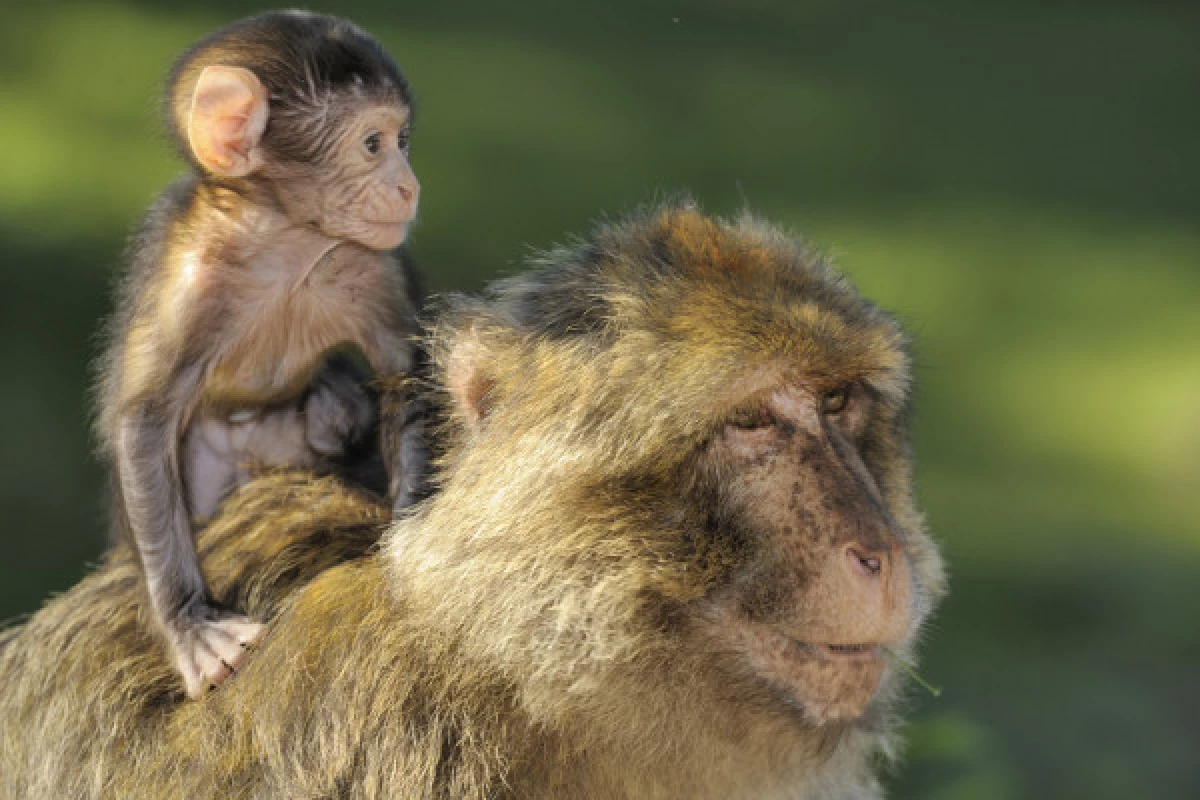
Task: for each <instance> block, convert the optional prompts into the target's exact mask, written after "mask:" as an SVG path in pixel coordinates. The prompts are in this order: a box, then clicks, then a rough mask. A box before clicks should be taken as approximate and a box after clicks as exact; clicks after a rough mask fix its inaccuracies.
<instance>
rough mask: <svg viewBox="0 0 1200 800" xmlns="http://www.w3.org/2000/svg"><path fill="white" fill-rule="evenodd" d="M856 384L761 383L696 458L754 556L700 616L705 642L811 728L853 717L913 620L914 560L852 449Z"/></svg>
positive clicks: (864, 402)
mask: <svg viewBox="0 0 1200 800" xmlns="http://www.w3.org/2000/svg"><path fill="white" fill-rule="evenodd" d="M871 405H872V399H871V397H870V395H869V392H868V391H867V390H866V389H865V388H864V387H863V386H862V385H861V384H859V383H855V382H851V383H837V382H830V381H828V380H820V379H818V378H816V377H812V376H804V375H799V376H794V377H793V376H787V377H786V378H783V379H782V380H779V379H776V380H773V381H769V382H768V383H767V385H766V386H765V387H764V388H762V389H761V390H759V391H755V392H753V393H751V394H750V395H749V397H747V398H745V399H742V400H740V401H739V402H738V403H737V405H736V406H735V409H734V410H733V411H732V412H731V414H730V415H729V420H728V421H727V422H726V423H725V424H724V425H723V426H722V428H721V429H720V430H719V431H718V433H717V434H716V436H714V437H713V439H712V440H711V442H710V443H709V445H708V447H707V449H706V451H705V453H704V455H703V461H704V464H705V468H706V471H707V472H708V474H710V475H717V474H721V475H724V476H725V481H724V483H723V485H722V486H721V492H722V495H723V498H724V506H725V507H726V508H728V509H729V512H728V513H730V514H731V515H733V516H734V517H736V518H737V519H738V520H739V524H740V525H741V526H742V527H743V528H744V529H745V530H746V531H747V532H748V533H749V535H750V536H751V537H752V539H753V541H754V547H755V548H756V549H758V550H759V555H758V558H757V559H756V560H755V562H754V563H753V564H752V565H751V566H750V567H749V568H746V569H743V570H741V571H740V572H739V573H738V574H737V575H736V577H735V578H734V580H733V581H732V582H731V584H730V585H728V586H726V587H724V588H723V589H722V590H721V591H719V592H718V593H717V594H716V595H715V596H714V597H713V598H712V600H711V604H710V606H709V607H708V608H706V609H705V613H706V616H707V618H708V621H709V623H710V625H711V626H712V628H713V632H714V635H715V636H716V637H717V638H718V639H719V640H720V641H723V642H724V643H725V644H726V646H727V647H729V648H731V649H732V650H733V651H734V652H735V653H736V654H737V656H738V658H739V659H740V660H742V661H743V662H744V664H745V666H747V667H748V668H749V669H750V670H751V671H752V672H753V673H754V675H755V677H756V678H757V679H758V680H761V681H762V682H763V683H764V684H766V685H767V686H769V687H770V689H771V690H772V692H773V693H774V694H775V695H776V696H777V697H778V698H780V699H781V700H782V701H783V702H785V703H787V704H788V705H789V706H791V707H793V708H795V709H796V710H798V711H799V712H800V713H802V714H803V715H804V717H805V718H807V719H808V720H809V721H810V722H812V723H814V724H823V723H826V722H830V721H834V720H845V719H854V718H856V717H859V716H861V715H862V714H863V713H864V711H865V710H866V708H867V705H868V703H869V702H870V701H871V699H872V698H873V696H874V694H875V691H876V689H877V687H878V686H879V682H880V679H881V678H882V675H883V668H884V664H883V660H882V659H883V653H882V651H883V650H884V649H885V648H889V647H893V646H896V645H898V644H900V643H901V642H902V641H903V640H904V639H905V637H906V636H907V634H908V633H909V629H910V628H911V626H912V625H913V622H914V620H913V614H912V609H911V607H910V595H911V590H912V588H911V583H912V578H911V575H910V570H911V567H910V564H909V562H908V559H907V557H906V556H905V553H904V549H903V544H902V538H901V534H900V532H899V530H898V528H897V526H896V524H895V522H894V521H893V520H892V519H891V516H890V514H889V512H888V510H887V507H886V505H885V504H884V502H883V498H882V497H881V495H880V492H879V487H878V485H877V482H876V479H875V477H874V476H872V475H871V473H870V471H869V470H868V469H867V467H866V466H865V464H864V463H863V459H862V456H861V454H860V452H859V448H858V444H857V443H858V441H859V440H860V437H861V436H862V434H863V432H864V430H865V427H866V422H867V417H868V416H869V415H870V413H871Z"/></svg>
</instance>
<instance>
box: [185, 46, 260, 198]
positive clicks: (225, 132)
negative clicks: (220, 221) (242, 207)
mask: <svg viewBox="0 0 1200 800" xmlns="http://www.w3.org/2000/svg"><path fill="white" fill-rule="evenodd" d="M266 128H267V89H266V87H265V86H263V85H262V81H260V80H259V79H258V78H257V77H256V76H255V74H254V73H253V72H251V71H250V70H248V69H242V68H241V67H205V68H204V71H203V72H201V73H200V78H199V79H198V80H197V81H196V91H195V92H194V93H193V94H192V108H191V111H190V112H189V113H188V128H187V135H188V142H189V143H190V144H191V146H192V153H194V154H195V156H196V160H197V161H199V162H200V165H201V166H203V167H204V168H205V169H206V170H208V171H209V172H212V173H214V174H216V175H220V176H222V177H226V178H241V177H243V176H245V175H249V174H250V173H252V172H254V171H255V170H257V169H258V168H259V167H261V166H262V164H263V154H262V148H261V147H260V146H259V142H260V140H261V139H262V135H263V131H264V130H266Z"/></svg>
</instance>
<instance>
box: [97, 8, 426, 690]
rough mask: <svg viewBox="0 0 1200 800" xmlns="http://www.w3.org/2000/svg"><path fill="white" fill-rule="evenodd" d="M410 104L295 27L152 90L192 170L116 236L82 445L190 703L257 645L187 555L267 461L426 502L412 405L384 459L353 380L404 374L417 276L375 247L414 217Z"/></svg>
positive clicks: (365, 59)
mask: <svg viewBox="0 0 1200 800" xmlns="http://www.w3.org/2000/svg"><path fill="white" fill-rule="evenodd" d="M410 101H411V93H410V91H409V88H408V84H407V81H406V80H405V79H404V77H403V75H402V73H401V72H400V70H399V68H398V67H397V66H396V64H395V63H394V62H393V61H392V60H391V58H390V57H389V56H388V55H387V54H386V53H385V52H384V51H383V49H382V48H381V47H380V45H379V44H378V43H377V42H376V41H374V40H373V39H372V38H371V37H370V36H368V35H367V34H366V33H365V32H363V31H362V30H360V29H358V28H356V27H355V26H353V25H352V24H350V23H348V22H346V21H344V20H339V19H336V18H334V17H327V16H323V15H318V14H308V13H304V12H268V13H265V14H260V15H258V16H255V17H249V18H246V19H244V20H239V21H237V22H234V23H232V24H231V25H228V26H226V27H224V28H222V29H221V30H219V31H217V32H215V33H214V34H213V35H211V36H210V37H208V38H206V39H204V40H202V41H200V42H198V43H196V44H195V45H193V47H191V48H190V49H189V50H188V51H187V52H185V53H184V54H183V55H182V56H181V57H180V59H179V61H178V62H177V64H176V66H175V68H174V69H173V70H172V75H171V76H170V78H169V79H168V82H167V110H168V123H169V125H170V127H171V130H172V133H173V134H174V138H175V139H176V143H177V145H178V146H179V147H180V148H181V149H182V150H183V151H184V152H185V154H186V156H187V158H188V160H189V162H190V164H191V166H192V171H191V173H190V174H189V175H187V176H186V177H184V178H182V179H181V180H179V181H177V182H176V183H175V184H174V185H173V186H171V187H170V188H168V189H167V190H166V191H165V192H164V193H163V194H162V195H161V196H160V198H159V200H158V201H157V202H156V203H155V205H154V206H153V207H152V208H151V209H150V211H149V212H148V213H147V215H146V218H145V220H144V221H143V224H142V228H141V230H140V231H139V232H138V235H137V236H136V237H135V238H134V240H133V243H132V247H131V254H132V256H133V264H132V265H131V269H130V272H129V274H128V275H127V276H126V277H125V279H124V281H123V283H122V291H121V295H122V296H121V300H120V302H119V308H118V309H117V312H116V314H115V315H114V319H113V322H112V324H111V326H110V344H109V348H108V352H107V354H106V355H105V357H104V359H103V361H102V364H101V366H100V371H101V381H100V405H101V409H100V413H99V415H98V416H99V418H98V429H99V435H100V439H101V444H102V447H103V450H104V455H105V457H106V459H107V460H108V461H109V462H110V465H111V471H112V475H113V480H112V485H113V494H114V496H113V503H112V506H113V510H114V529H115V531H116V533H117V535H118V536H120V537H124V538H126V539H127V540H129V542H130V543H131V544H132V546H133V548H134V550H135V552H136V554H137V561H138V563H139V564H140V565H141V566H142V568H143V570H144V572H145V575H146V583H147V587H148V589H149V592H150V598H151V603H152V607H153V613H154V616H155V618H156V619H157V622H158V625H159V628H160V630H161V632H162V634H163V636H164V637H165V638H166V640H167V642H168V644H169V646H170V648H171V651H172V653H173V655H174V658H175V661H176V666H177V667H178V669H179V671H180V674H181V676H182V678H183V679H184V682H185V685H186V686H187V690H188V693H189V695H191V696H193V697H198V696H201V695H202V694H203V693H204V692H205V691H207V690H208V688H209V687H210V686H211V685H215V684H219V683H220V682H221V681H223V680H225V679H226V678H227V677H229V675H230V674H231V673H232V671H234V670H236V669H237V668H239V667H240V666H241V664H242V663H243V662H244V660H245V658H246V654H247V649H248V647H249V646H250V645H252V644H253V642H254V641H255V640H256V639H257V638H258V636H259V635H260V634H261V631H262V628H261V625H260V624H259V623H258V622H257V621H255V620H252V619H250V618H249V617H246V616H245V615H243V614H241V613H240V611H239V610H238V609H230V608H222V607H220V606H219V605H217V604H214V603H213V602H212V598H211V597H209V592H208V589H207V587H206V583H205V578H204V575H203V573H202V571H201V569H200V566H199V564H198V563H197V560H196V557H195V553H194V545H193V542H192V536H193V533H194V528H195V526H196V525H197V524H200V523H203V522H204V521H205V520H207V519H208V518H209V517H211V515H212V514H213V513H214V512H215V510H216V508H217V507H218V506H219V505H220V503H221V502H222V501H223V500H224V498H225V497H226V496H227V495H228V494H229V493H230V492H232V491H233V490H234V489H235V488H236V487H237V486H239V485H241V484H243V483H244V482H245V481H246V480H247V476H249V475H252V474H256V473H257V472H259V471H261V470H264V469H268V468H271V467H273V466H281V465H282V466H292V467H305V468H313V469H315V470H317V471H321V472H328V471H334V472H338V473H339V474H343V475H346V476H353V477H354V478H356V479H358V480H361V481H362V482H363V483H364V484H369V485H371V486H372V487H373V488H376V489H379V490H381V491H382V490H383V488H384V483H385V481H386V488H387V490H388V492H389V496H390V497H391V499H392V500H393V504H394V507H395V508H396V509H397V510H402V509H404V508H406V507H407V506H408V505H410V504H411V503H412V502H414V501H415V500H416V499H417V498H418V497H419V496H420V495H421V494H422V493H423V492H424V490H425V482H424V474H425V461H426V457H425V447H424V444H423V417H424V411H423V410H424V408H425V405H424V403H423V401H422V400H421V398H419V397H418V396H416V394H415V393H410V394H409V395H408V397H409V400H410V403H409V406H408V409H407V411H406V412H405V413H403V414H397V415H393V419H395V420H396V421H397V424H398V425H399V426H400V428H399V429H397V430H395V431H391V432H389V433H388V435H389V436H391V437H393V438H396V439H398V440H399V441H400V442H401V446H400V447H399V448H398V449H397V450H396V451H394V452H393V453H392V457H391V458H390V459H388V460H387V461H386V463H384V462H382V460H381V459H380V458H379V453H378V451H377V450H376V449H375V447H374V445H375V444H376V443H377V439H378V436H377V433H378V430H377V428H376V427H375V424H374V423H375V419H376V413H375V412H376V411H377V409H376V408H375V407H374V397H373V395H372V394H371V392H370V391H368V389H367V388H366V387H365V386H364V385H363V384H364V382H365V379H366V377H367V373H370V372H374V374H375V376H376V377H380V378H390V377H394V376H396V375H398V374H400V375H406V374H408V373H410V372H411V371H412V370H413V369H414V367H416V366H417V361H418V354H417V352H416V348H417V343H416V342H415V341H414V337H415V335H416V333H417V322H416V308H415V307H414V306H415V303H416V301H417V298H416V292H415V291H414V290H413V287H412V285H411V282H412V275H411V272H409V271H408V270H407V269H406V268H405V267H404V263H403V262H402V261H397V260H396V259H395V258H393V257H392V255H391V253H390V252H389V251H391V250H392V249H394V248H396V247H398V246H399V245H400V244H401V243H402V242H403V241H404V239H405V236H406V234H407V230H408V226H409V224H410V223H411V222H412V220H413V219H414V217H415V215H416V212H417V205H418V195H419V184H418V182H417V180H416V177H415V175H414V174H413V172H412V170H411V168H410V166H409V163H408V136H409V133H410V128H411V111H412V109H411V105H410ZM364 361H365V366H366V367H367V369H360V368H361V367H363V364H362V363H361V362H364ZM380 473H386V475H381V474H380Z"/></svg>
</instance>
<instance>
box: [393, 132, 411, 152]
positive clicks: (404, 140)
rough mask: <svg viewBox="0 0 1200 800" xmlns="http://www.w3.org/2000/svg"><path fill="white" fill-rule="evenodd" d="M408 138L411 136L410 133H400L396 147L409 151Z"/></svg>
mask: <svg viewBox="0 0 1200 800" xmlns="http://www.w3.org/2000/svg"><path fill="white" fill-rule="evenodd" d="M408 136H409V131H407V130H403V131H400V135H399V136H397V137H396V146H397V147H399V148H400V149H401V150H407V149H408Z"/></svg>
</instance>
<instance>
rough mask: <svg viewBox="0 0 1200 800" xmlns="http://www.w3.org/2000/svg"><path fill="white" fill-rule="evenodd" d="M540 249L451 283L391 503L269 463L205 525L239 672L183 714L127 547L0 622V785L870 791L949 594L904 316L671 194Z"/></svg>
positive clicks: (705, 793) (788, 242)
mask: <svg viewBox="0 0 1200 800" xmlns="http://www.w3.org/2000/svg"><path fill="white" fill-rule="evenodd" d="M535 267H536V268H534V269H531V270H530V271H528V272H526V273H525V274H522V275H519V276H517V277H514V278H511V279H508V280H506V281H502V282H500V283H498V284H496V285H494V286H493V287H492V289H491V290H490V291H489V292H488V293H487V294H486V295H485V296H483V297H481V298H474V299H472V298H457V299H450V300H449V301H448V304H447V306H448V307H447V310H446V312H445V313H444V315H443V316H442V318H441V320H440V321H439V323H438V325H437V327H436V330H435V332H434V334H432V341H431V354H432V358H433V370H432V377H431V380H432V382H433V383H434V385H435V388H436V393H435V395H434V399H435V401H436V402H437V403H438V404H439V411H440V417H439V418H441V419H443V420H444V424H443V429H442V431H441V434H442V437H441V440H442V441H443V442H444V444H442V447H443V448H444V449H443V450H442V452H441V454H440V455H439V471H438V479H437V480H438V491H437V492H435V493H434V494H433V495H432V496H430V497H429V498H427V499H426V500H425V501H423V502H422V503H420V504H418V505H416V506H414V507H413V510H412V512H411V513H410V514H407V515H405V516H403V517H401V518H399V519H396V520H394V521H393V520H391V515H390V512H389V509H387V508H386V507H385V506H384V505H382V504H380V503H379V502H378V501H377V500H373V499H371V498H370V497H368V496H366V495H363V494H361V493H358V492H355V491H352V490H349V489H347V488H345V487H344V486H343V485H342V484H341V483H339V482H338V481H337V480H336V479H334V478H324V479H319V480H318V479H311V478H306V477H305V476H304V474H303V473H284V474H278V475H269V476H266V477H264V478H261V479H259V480H256V481H254V482H252V483H250V484H247V485H246V486H244V487H242V488H241V489H240V490H238V491H237V493H236V494H235V495H234V496H233V497H232V498H231V499H230V501H229V502H227V503H226V504H225V505H224V507H223V508H222V510H221V511H220V512H219V513H218V514H217V516H216V517H215V518H214V519H213V521H212V522H211V523H210V524H209V525H208V526H207V527H206V528H205V530H204V531H202V532H201V534H200V536H199V539H198V547H199V560H200V563H201V565H202V567H203V569H204V572H205V575H206V576H207V577H208V580H209V586H210V589H211V591H212V598H213V601H214V603H216V604H217V605H219V606H220V607H228V608H238V609H241V610H244V611H245V612H246V613H247V614H249V615H251V616H252V617H253V618H255V619H261V620H267V621H268V622H267V630H266V633H265V635H264V636H263V637H262V639H261V641H260V642H259V644H258V645H257V646H256V651H255V654H254V657H253V658H251V659H249V660H248V661H247V662H246V663H245V664H244V665H243V666H242V667H241V668H240V669H239V671H238V675H237V677H236V678H235V679H233V680H229V681H226V682H225V683H224V684H223V685H222V686H221V687H219V688H218V689H217V690H216V691H214V692H211V693H210V694H208V695H206V696H205V697H203V698H202V699H200V700H198V701H194V702H184V701H183V695H182V692H181V691H180V687H179V682H178V678H177V676H175V675H174V674H173V672H172V670H171V668H170V664H169V662H168V660H167V658H166V652H165V649H164V648H163V646H162V641H161V638H160V637H159V635H158V632H157V629H156V627H155V626H154V625H153V624H152V623H151V621H150V620H149V619H148V617H147V615H146V614H145V609H146V604H147V602H148V600H147V593H146V588H145V586H144V584H143V582H142V581H141V580H140V579H139V575H138V571H137V568H136V565H135V561H134V558H133V555H132V553H131V551H130V550H129V549H128V548H123V549H120V550H118V551H116V552H114V553H113V555H112V556H111V557H110V558H109V560H108V561H107V562H106V563H105V564H104V565H103V566H102V567H101V568H99V569H98V570H96V571H95V572H94V573H93V574H92V575H91V576H89V577H88V578H86V579H85V580H83V581H82V582H81V583H80V584H79V585H78V586H76V587H75V588H74V589H72V590H70V591H69V592H66V593H65V594H63V595H61V596H59V597H57V598H55V599H53V600H51V601H50V602H49V603H48V604H47V605H46V607H45V608H44V609H42V610H41V611H40V612H38V613H37V614H35V615H34V616H33V617H32V618H31V619H30V620H29V621H28V622H26V623H25V624H23V625H22V626H20V627H18V628H14V629H12V630H10V631H8V632H7V633H5V634H2V635H0V727H2V730H3V734H2V735H0V797H5V798H8V797H12V798H23V799H27V798H34V799H40V798H47V799H49V798H54V800H61V798H72V799H73V800H74V799H75V798H133V797H136V798H151V799H153V798H179V797H196V798H221V800H225V798H230V797H238V798H279V797H309V798H364V799H365V798H371V799H372V800H374V799H382V798H443V799H444V800H451V798H453V799H455V800H459V799H462V798H466V799H467V800H485V798H486V799H489V800H491V799H495V798H508V799H512V800H516V799H517V798H521V799H522V800H528V799H530V798H532V799H534V800H538V799H539V798H540V799H543V800H550V798H554V799H555V800H564V799H565V800H585V799H586V800H617V798H651V799H652V800H655V799H662V800H665V799H666V798H689V800H691V799H692V798H696V799H697V800H709V799H711V800H716V799H717V798H730V797H738V798H751V799H752V800H754V799H762V800H765V799H767V798H770V799H772V800H776V799H779V798H793V799H796V800H800V799H801V798H805V799H809V800H817V799H819V800H829V799H830V798H851V799H853V800H860V799H865V798H878V797H880V796H881V793H882V790H881V787H880V784H879V782H878V780H877V778H876V776H875V774H874V770H875V768H876V766H877V765H878V764H879V763H880V761H881V760H886V759H887V758H888V757H890V756H891V754H892V753H893V752H894V751H895V740H894V734H893V732H892V728H893V726H894V724H895V720H896V716H897V714H896V706H897V701H898V700H899V699H900V697H901V696H902V694H903V690H904V688H905V681H906V675H905V674H904V672H903V671H901V670H898V669H897V668H896V666H895V664H894V663H893V661H892V659H891V658H885V656H888V655H894V656H896V657H897V658H898V659H899V660H901V661H907V662H911V661H912V660H913V658H914V652H915V647H916V642H917V638H918V635H919V632H920V629H921V626H922V624H923V622H924V621H925V620H926V619H927V618H928V616H929V614H930V613H931V611H932V610H933V608H934V606H935V605H936V603H937V601H938V600H939V598H940V597H941V596H942V594H943V593H944V591H945V584H944V578H943V570H942V562H941V558H940V556H939V553H938V549H937V546H936V544H935V543H934V541H933V539H932V538H931V537H930V535H929V533H928V532H927V530H926V529H925V524H924V520H923V517H922V515H921V513H920V511H919V509H918V507H917V504H916V501H915V498H914V497H913V485H912V465H911V456H910V452H909V447H908V441H907V430H906V425H907V422H906V420H907V417H908V391H909V371H908V369H909V368H908V356H907V353H906V346H905V341H904V337H903V335H902V333H901V331H900V329H899V327H898V326H897V325H896V324H895V322H893V321H892V320H891V319H890V318H889V317H888V316H887V315H885V314H883V313H882V312H880V311H879V310H878V309H876V308H875V307H874V306H872V305H871V304H870V303H868V302H867V301H865V300H863V299H862V298H861V297H860V296H859V295H858V294H856V293H855V292H854V290H853V289H852V288H851V287H850V286H849V285H848V284H847V283H846V282H845V281H844V280H843V279H842V278H841V277H840V276H839V275H838V274H837V273H836V272H834V271H833V269H832V268H831V267H830V266H829V265H828V264H827V263H826V262H825V261H824V260H823V259H821V258H820V257H819V256H818V255H817V254H815V253H813V252H812V251H811V250H809V249H808V248H807V247H805V246H804V245H803V244H802V243H801V242H799V241H798V240H796V239H795V238H794V237H791V236H789V235H787V234H785V233H783V232H781V231H779V230H777V229H775V228H773V227H771V226H769V225H767V224H765V223H763V222H761V221H758V220H756V219H755V218H753V217H750V216H746V217H743V218H740V219H737V220H734V221H724V220H719V219H714V218H711V217H708V216H705V215H703V214H701V213H700V212H698V211H696V210H695V209H694V208H692V207H690V206H686V205H684V206H680V205H665V206H663V207H659V208H656V209H652V210H650V211H649V212H647V213H645V214H642V215H639V216H635V217H633V218H630V219H627V220H624V221H621V222H617V223H612V224H608V225H605V226H601V227H599V228H597V229H596V230H595V231H593V232H592V234H591V235H590V236H589V237H587V238H586V239H585V240H582V241H580V242H578V243H576V244H574V245H573V246H571V247H567V248H563V249H559V250H554V251H552V252H549V253H547V254H545V255H544V256H543V257H542V258H541V259H540V260H539V261H538V262H537V264H536V265H535ZM377 537H381V538H378V545H377V546H376V544H375V543H376V539H377Z"/></svg>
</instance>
